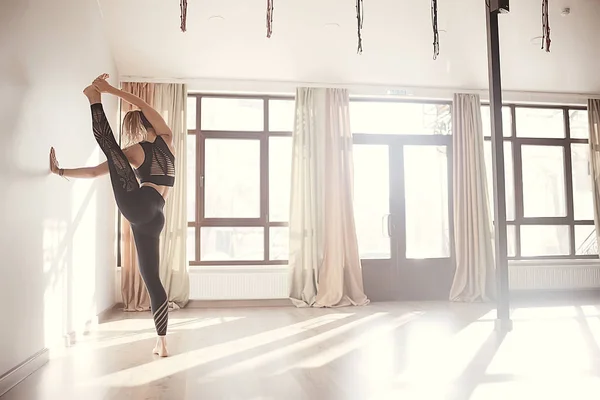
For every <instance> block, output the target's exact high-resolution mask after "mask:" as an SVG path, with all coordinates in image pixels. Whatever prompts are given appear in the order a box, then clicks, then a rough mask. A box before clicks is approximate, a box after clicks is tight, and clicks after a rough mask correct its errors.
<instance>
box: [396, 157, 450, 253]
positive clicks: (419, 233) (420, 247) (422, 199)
mask: <svg viewBox="0 0 600 400" xmlns="http://www.w3.org/2000/svg"><path fill="white" fill-rule="evenodd" d="M447 168H448V160H447V156H446V147H444V146H405V147H404V179H405V197H406V257H407V258H443V257H449V256H450V243H449V234H450V231H449V224H448V171H447Z"/></svg>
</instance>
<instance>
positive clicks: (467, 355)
mask: <svg viewBox="0 0 600 400" xmlns="http://www.w3.org/2000/svg"><path fill="white" fill-rule="evenodd" d="M599 303H600V302H599ZM494 316H495V313H494V311H490V307H489V306H488V305H482V304H478V305H467V304H449V303H378V304H372V305H370V306H368V307H363V308H343V309H296V308H292V307H282V308H239V309H210V310H207V309H188V310H182V311H176V312H173V313H171V314H170V321H171V328H170V334H169V344H170V348H169V350H170V352H171V353H172V356H171V357H169V358H166V359H158V358H157V357H156V356H153V355H152V354H151V350H152V347H153V344H154V334H153V331H152V321H151V319H150V318H149V315H148V314H123V313H115V314H114V315H113V316H112V318H111V319H110V320H109V321H108V322H106V323H103V324H101V325H100V326H98V329H97V330H96V331H95V332H94V333H92V334H91V335H89V336H87V337H85V339H84V340H83V341H82V342H80V343H78V344H77V345H76V346H74V347H72V348H69V349H67V350H65V351H59V352H55V353H54V354H53V355H52V359H51V361H50V363H49V364H47V365H46V366H45V367H43V368H42V369H41V370H39V371H38V372H36V373H35V374H33V375H32V376H31V377H29V378H28V379H27V380H25V381H24V382H22V383H21V384H20V385H18V386H17V387H16V388H14V389H13V390H11V391H10V392H8V393H7V394H6V395H5V396H3V397H2V400H37V399H83V400H95V399H136V400H137V399H169V400H170V399H173V400H183V399H243V400H246V399H247V400H258V399H265V400H267V399H282V400H292V399H310V400H329V399H335V400H337V399H340V400H343V399H365V400H378V399H394V400H396V399H403V400H405V399H427V400H434V399H472V400H495V399H502V400H505V399H511V400H517V399H532V398H539V399H545V400H546V399H561V400H562V399H567V398H571V399H577V400H585V399H595V400H597V399H599V398H600V305H598V306H596V305H593V304H592V305H589V304H582V303H579V304H577V305H548V306H545V307H531V308H526V307H523V308H517V309H516V310H514V313H513V319H514V330H513V332H511V333H509V334H508V335H506V336H505V337H502V336H501V335H498V334H496V333H495V332H494Z"/></svg>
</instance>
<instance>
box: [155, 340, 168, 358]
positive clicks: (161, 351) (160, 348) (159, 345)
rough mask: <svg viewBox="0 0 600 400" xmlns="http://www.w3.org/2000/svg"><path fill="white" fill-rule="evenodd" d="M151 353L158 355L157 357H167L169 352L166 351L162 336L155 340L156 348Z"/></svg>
mask: <svg viewBox="0 0 600 400" xmlns="http://www.w3.org/2000/svg"><path fill="white" fill-rule="evenodd" d="M152 353H154V354H156V355H158V356H159V357H168V356H169V352H168V351H167V338H166V337H164V336H159V337H157V338H156V346H154V349H153V350H152Z"/></svg>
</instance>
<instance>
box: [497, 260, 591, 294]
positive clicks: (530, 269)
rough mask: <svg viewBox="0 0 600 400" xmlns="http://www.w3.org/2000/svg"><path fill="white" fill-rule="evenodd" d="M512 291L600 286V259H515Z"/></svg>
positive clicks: (512, 268) (509, 270) (512, 262)
mask: <svg viewBox="0 0 600 400" xmlns="http://www.w3.org/2000/svg"><path fill="white" fill-rule="evenodd" d="M508 273H509V279H508V280H509V285H510V289H511V290H565V289H566V290H569V289H571V290H576V289H594V288H600V260H581V261H571V260H566V261H552V260H548V261H511V262H509V266H508Z"/></svg>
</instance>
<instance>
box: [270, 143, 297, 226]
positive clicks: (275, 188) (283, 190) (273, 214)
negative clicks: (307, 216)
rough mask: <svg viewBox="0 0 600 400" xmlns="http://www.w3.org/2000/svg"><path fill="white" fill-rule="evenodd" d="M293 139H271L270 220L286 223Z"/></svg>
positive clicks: (288, 208)
mask: <svg viewBox="0 0 600 400" xmlns="http://www.w3.org/2000/svg"><path fill="white" fill-rule="evenodd" d="M291 181H292V138H291V137H270V138H269V220H270V221H275V222H286V221H288V220H289V215H290V191H291Z"/></svg>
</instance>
